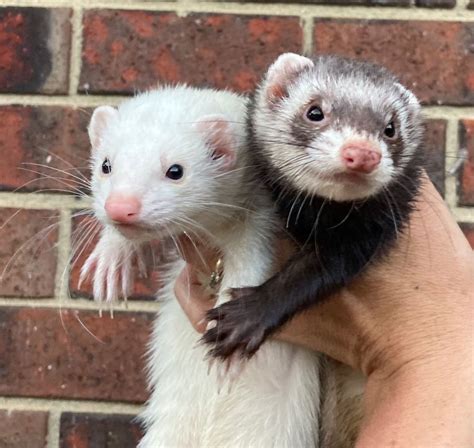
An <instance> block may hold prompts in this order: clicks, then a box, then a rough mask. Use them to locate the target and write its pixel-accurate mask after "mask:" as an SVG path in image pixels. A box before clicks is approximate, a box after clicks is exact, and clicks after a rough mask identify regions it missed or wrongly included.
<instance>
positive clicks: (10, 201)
mask: <svg viewBox="0 0 474 448" xmlns="http://www.w3.org/2000/svg"><path fill="white" fill-rule="evenodd" d="M0 207H5V208H7V207H8V208H24V209H37V210H49V209H59V210H61V209H70V210H78V209H86V208H90V207H91V202H90V200H86V199H83V198H79V197H77V196H72V195H71V196H67V195H59V194H49V193H13V192H0Z"/></svg>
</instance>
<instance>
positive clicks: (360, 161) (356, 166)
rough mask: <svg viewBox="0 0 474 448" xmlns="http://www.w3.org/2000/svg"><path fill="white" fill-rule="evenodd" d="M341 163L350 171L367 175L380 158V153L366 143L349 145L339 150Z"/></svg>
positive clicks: (375, 166) (374, 167)
mask: <svg viewBox="0 0 474 448" xmlns="http://www.w3.org/2000/svg"><path fill="white" fill-rule="evenodd" d="M341 157H342V162H343V164H344V166H345V167H346V168H348V169H349V170H351V171H356V172H359V173H365V174H369V173H371V172H372V171H374V170H375V169H376V168H377V166H378V165H379V163H380V159H381V158H382V156H381V154H380V151H378V150H377V149H375V148H374V147H373V146H372V145H370V144H368V143H367V144H366V143H357V144H356V143H350V144H348V145H346V146H344V147H343V148H342V150H341Z"/></svg>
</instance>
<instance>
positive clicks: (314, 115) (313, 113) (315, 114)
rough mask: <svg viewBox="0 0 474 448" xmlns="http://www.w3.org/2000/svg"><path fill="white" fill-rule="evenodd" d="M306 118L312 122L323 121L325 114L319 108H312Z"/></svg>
mask: <svg viewBox="0 0 474 448" xmlns="http://www.w3.org/2000/svg"><path fill="white" fill-rule="evenodd" d="M306 117H307V118H308V120H311V121H323V120H324V113H323V111H322V109H321V108H320V107H319V106H311V107H310V108H309V110H308V112H306Z"/></svg>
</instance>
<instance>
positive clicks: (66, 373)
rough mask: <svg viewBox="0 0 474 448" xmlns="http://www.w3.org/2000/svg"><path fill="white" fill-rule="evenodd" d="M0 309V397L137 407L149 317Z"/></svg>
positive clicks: (141, 394)
mask: <svg viewBox="0 0 474 448" xmlns="http://www.w3.org/2000/svg"><path fill="white" fill-rule="evenodd" d="M105 314H106V313H104V316H103V317H102V318H100V317H99V316H98V314H97V313H94V312H92V311H75V310H62V312H61V311H60V310H56V309H29V308H2V309H0V353H2V356H1V357H0V395H4V396H29V397H45V398H46V397H50V398H76V399H91V400H112V401H126V402H135V403H141V402H143V401H144V400H145V399H146V398H147V392H146V390H145V374H144V353H145V351H146V344H147V342H148V339H149V332H150V324H151V321H152V318H153V316H152V315H150V314H146V313H119V312H117V313H115V317H114V319H111V318H110V317H109V316H108V315H107V316H106V315H105Z"/></svg>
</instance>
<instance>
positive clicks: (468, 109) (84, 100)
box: [0, 19, 474, 194]
mask: <svg viewBox="0 0 474 448" xmlns="http://www.w3.org/2000/svg"><path fill="white" fill-rule="evenodd" d="M305 20H306V19H305ZM306 32H307V31H306ZM311 37H312V35H311ZM306 46H307V45H305V47H306ZM130 97H131V95H110V96H108V95H79V94H74V95H69V96H46V95H14V94H0V106H10V105H12V104H18V105H25V106H63V107H75V108H76V107H86V108H92V107H97V106H100V105H104V104H109V105H111V106H116V105H118V104H120V103H121V102H122V101H124V100H126V99H128V98H130ZM423 112H424V114H425V115H426V116H427V117H429V118H446V115H450V116H453V117H456V118H468V117H469V116H472V117H474V106H463V105H459V106H451V105H428V106H424V107H423ZM20 194H24V193H20Z"/></svg>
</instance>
